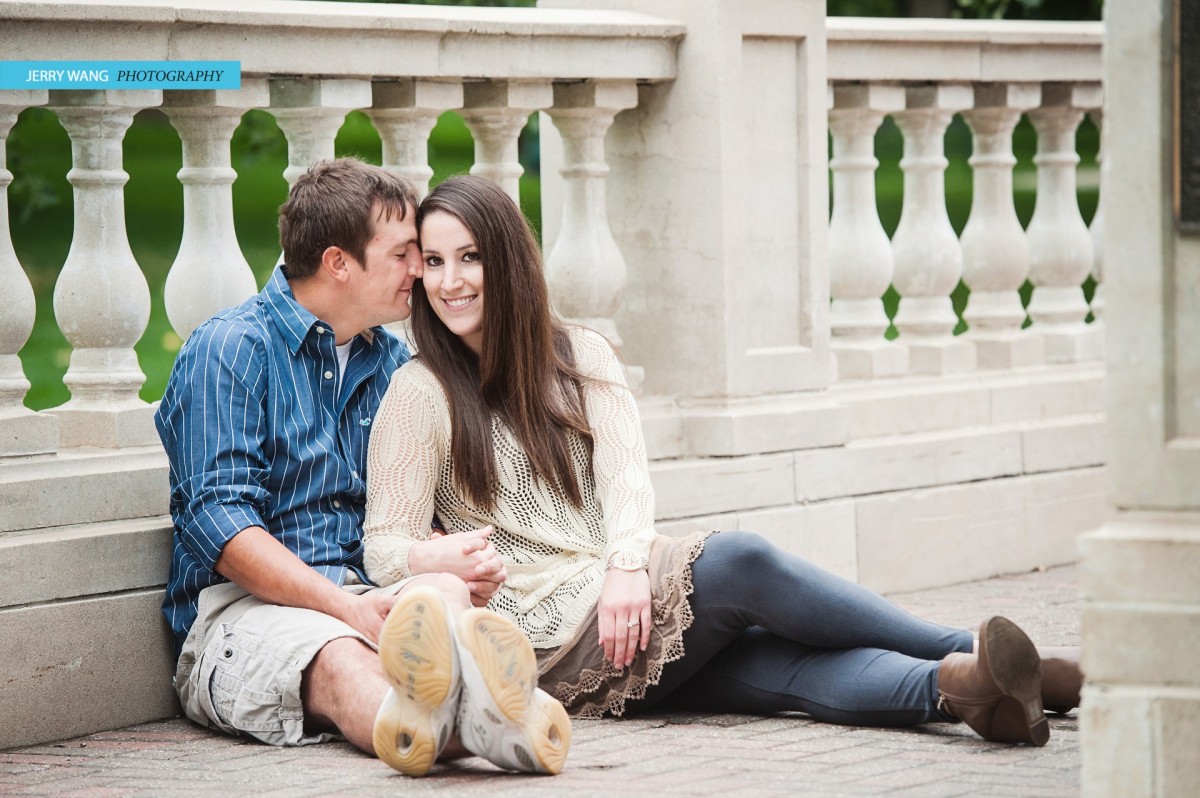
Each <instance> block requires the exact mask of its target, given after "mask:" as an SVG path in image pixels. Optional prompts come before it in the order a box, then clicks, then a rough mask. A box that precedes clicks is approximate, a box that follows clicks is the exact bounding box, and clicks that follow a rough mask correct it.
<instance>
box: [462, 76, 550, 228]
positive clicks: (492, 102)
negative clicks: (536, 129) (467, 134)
mask: <svg viewBox="0 0 1200 798" xmlns="http://www.w3.org/2000/svg"><path fill="white" fill-rule="evenodd" d="M553 102H554V92H553V90H552V89H551V87H550V82H549V81H540V80H539V81H520V80H490V81H487V82H486V83H468V84H466V85H465V86H463V112H462V117H463V121H464V122H466V123H467V129H468V130H470V131H471V135H472V136H473V137H474V138H475V164H474V165H473V166H472V167H471V174H473V175H479V176H480V177H486V178H487V179H488V180H491V181H493V182H495V183H497V184H498V185H499V186H500V187H501V188H503V189H504V190H505V191H506V192H508V195H509V196H510V197H512V198H513V200H514V201H516V203H517V204H518V205H520V204H521V175H522V174H523V173H524V171H525V169H524V167H522V166H521V162H520V160H519V159H518V157H517V156H518V151H517V145H518V139H519V137H520V135H521V131H522V130H523V129H524V128H525V125H526V123H528V122H529V115H530V114H532V113H533V112H534V111H539V110H541V109H543V108H547V107H549V106H550V105H551V104H552V103H553Z"/></svg>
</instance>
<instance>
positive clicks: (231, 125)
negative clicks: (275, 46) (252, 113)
mask: <svg viewBox="0 0 1200 798" xmlns="http://www.w3.org/2000/svg"><path fill="white" fill-rule="evenodd" d="M267 102H268V92H267V82H266V81H265V80H263V79H254V78H245V79H243V80H242V88H241V89H240V90H238V91H166V92H164V93H163V110H164V111H165V112H166V114H167V117H168V118H169V119H170V120H171V124H172V125H173V126H174V127H175V130H176V131H177V132H178V133H179V138H180V141H181V142H182V143H183V168H182V169H180V170H179V182H180V183H182V184H183V239H182V241H180V243H179V254H178V255H176V257H175V262H174V263H173V264H171V271H170V272H169V273H168V274H167V283H166V285H165V286H164V289H163V297H164V300H165V302H166V307H167V318H168V319H170V320H171V326H172V327H174V328H175V332H177V333H179V336H180V337H181V338H187V337H188V336H189V335H191V334H192V330H194V329H196V328H197V327H198V326H200V323H201V322H203V321H204V320H205V319H207V318H208V317H209V316H211V315H212V314H214V313H216V312H217V311H218V310H221V309H222V308H227V307H231V306H233V305H237V304H239V303H241V302H243V301H244V300H245V299H247V298H248V297H250V296H251V295H253V294H254V292H255V291H256V290H257V285H256V283H255V280H254V273H253V272H252V271H250V264H249V263H247V262H246V257H245V255H243V254H242V249H241V247H239V246H238V239H237V231H236V230H235V229H234V226H233V181H234V180H236V179H237V172H235V171H233V167H232V165H231V164H230V160H229V157H230V156H229V142H230V140H231V139H232V138H233V132H234V131H235V130H236V129H237V126H238V125H239V124H241V121H242V114H244V113H245V112H246V111H248V110H249V109H251V108H258V107H260V106H263V105H266V104H267Z"/></svg>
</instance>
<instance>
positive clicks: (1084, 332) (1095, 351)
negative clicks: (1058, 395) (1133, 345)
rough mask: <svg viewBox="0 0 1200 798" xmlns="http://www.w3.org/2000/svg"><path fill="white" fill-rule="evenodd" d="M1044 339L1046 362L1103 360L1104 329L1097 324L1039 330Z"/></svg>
mask: <svg viewBox="0 0 1200 798" xmlns="http://www.w3.org/2000/svg"><path fill="white" fill-rule="evenodd" d="M1039 332H1040V333H1041V335H1042V337H1043V338H1044V339H1046V361H1047V362H1048V363H1089V362H1097V361H1103V360H1104V330H1103V328H1102V327H1100V325H1097V324H1088V325H1084V324H1079V325H1077V326H1074V327H1070V328H1065V329H1054V328H1051V329H1042V330H1039Z"/></svg>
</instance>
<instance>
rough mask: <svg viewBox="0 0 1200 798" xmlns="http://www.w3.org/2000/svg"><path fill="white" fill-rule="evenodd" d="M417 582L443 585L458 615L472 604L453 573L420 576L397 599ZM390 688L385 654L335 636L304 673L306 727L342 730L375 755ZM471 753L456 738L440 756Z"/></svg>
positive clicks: (352, 741)
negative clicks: (379, 722) (377, 724)
mask: <svg viewBox="0 0 1200 798" xmlns="http://www.w3.org/2000/svg"><path fill="white" fill-rule="evenodd" d="M417 585H428V586H431V587H434V588H437V589H438V590H439V591H440V592H441V593H442V595H443V596H445V598H446V603H447V605H448V606H449V608H450V612H451V613H452V614H453V615H455V616H457V615H458V614H459V613H461V612H463V611H465V610H466V609H468V608H469V607H470V606H471V597H470V594H469V593H468V592H467V586H466V584H465V583H464V582H463V581H462V580H460V579H458V578H456V577H453V576H449V575H447V574H428V575H425V576H421V577H419V578H417V579H414V580H413V581H412V582H410V583H409V584H408V585H405V587H404V590H401V591H400V592H399V593H397V597H399V596H400V595H402V594H403V593H404V592H405V591H407V590H408V589H410V588H411V587H415V586H417ZM390 687H391V685H390V683H389V682H388V680H387V677H386V676H384V673H383V668H382V666H381V665H380V663H379V655H378V654H377V653H376V652H375V651H373V650H372V649H371V648H370V647H369V646H367V645H366V644H365V643H363V642H362V641H361V640H357V639H355V638H353V637H343V638H338V639H337V640H331V641H330V642H329V643H327V644H326V645H325V646H324V647H323V648H322V649H321V650H320V651H319V652H318V653H317V656H316V657H314V658H313V661H312V662H311V663H310V664H309V666H308V668H306V669H305V671H304V677H303V681H302V682H301V686H300V697H301V701H302V702H303V704H304V722H305V726H307V727H308V728H309V729H312V730H314V731H317V730H337V731H338V732H339V733H340V734H342V736H344V737H345V738H346V739H347V740H348V741H350V743H351V744H353V745H354V746H356V747H357V748H360V749H362V750H363V751H365V752H367V753H368V754H371V755H372V756H374V754H375V748H374V743H373V742H372V733H373V730H374V726H375V717H376V715H378V713H379V707H380V705H381V704H382V703H383V699H384V696H385V695H387V691H388V689H389V688H390ZM465 754H466V752H465V750H464V749H463V748H462V747H461V745H459V743H458V740H457V738H455V739H454V740H452V741H451V742H450V744H449V745H448V746H447V748H446V750H445V751H444V752H443V754H442V756H441V757H440V758H441V759H451V758H456V757H459V756H464V755H465Z"/></svg>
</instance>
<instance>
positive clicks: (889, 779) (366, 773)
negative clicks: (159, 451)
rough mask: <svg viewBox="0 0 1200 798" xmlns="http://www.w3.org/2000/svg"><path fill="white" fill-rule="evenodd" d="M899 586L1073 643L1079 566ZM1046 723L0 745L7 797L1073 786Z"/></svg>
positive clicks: (1062, 737)
mask: <svg viewBox="0 0 1200 798" xmlns="http://www.w3.org/2000/svg"><path fill="white" fill-rule="evenodd" d="M892 598H893V599H894V600H895V601H897V602H898V603H899V604H901V605H902V606H904V607H906V608H908V609H910V610H912V611H913V612H915V613H917V614H919V615H922V616H924V617H926V618H930V619H931V620H936V621H940V622H943V623H948V624H956V625H960V626H964V627H977V626H978V625H979V623H980V621H982V620H983V619H984V618H985V617H987V616H988V615H991V614H996V613H999V614H1003V615H1007V616H1009V617H1010V618H1012V619H1013V620H1015V621H1016V622H1017V623H1019V624H1020V625H1021V626H1022V627H1024V628H1025V629H1026V630H1027V631H1028V632H1029V633H1030V636H1032V637H1033V638H1034V640H1036V641H1038V642H1041V643H1048V644H1055V643H1057V644H1076V643H1078V634H1079V597H1078V591H1077V588H1076V573H1075V569H1074V568H1055V569H1051V570H1049V571H1045V572H1040V573H1030V574H1022V575H1017V576H1008V577H1001V578H997V579H990V580H987V581H983V582H973V583H968V584H963V585H957V586H953V587H947V588H939V589H936V590H924V591H920V592H915V593H904V594H898V595H895V596H893V597H892ZM0 722H2V721H0ZM1050 725H1051V728H1052V731H1051V737H1050V743H1049V744H1048V745H1047V746H1046V747H1044V748H1031V747H1026V746H1008V745H997V744H993V743H987V742H984V741H982V740H980V739H979V738H977V737H976V736H975V735H974V734H973V733H972V732H971V731H970V730H968V729H967V728H966V727H965V726H962V725H927V726H924V727H921V728H917V729H904V730H887V729H865V728H854V727H843V726H832V725H827V724H821V723H814V722H813V721H810V720H807V719H806V718H805V717H804V716H801V715H781V716H776V717H770V718H761V717H752V716H746V715H692V714H671V715H659V716H654V717H643V718H637V719H633V720H600V721H577V722H576V723H575V725H574V737H575V739H574V744H573V745H572V748H571V754H570V758H569V759H568V760H567V767H566V769H565V770H564V772H563V773H562V774H560V775H559V776H556V777H536V776H523V775H516V774H506V773H502V772H500V771H498V770H497V769H496V768H494V767H492V766H491V765H490V764H488V763H487V762H485V761H483V760H481V759H478V758H475V759H468V760H463V761H461V762H458V763H455V764H452V765H440V766H438V767H437V768H436V769H435V770H434V771H433V773H432V774H430V776H428V777H426V778H424V779H407V778H405V777H403V776H401V775H399V774H397V773H395V772H393V771H391V770H390V769H389V768H387V767H386V766H385V765H383V764H381V763H380V762H378V761H376V760H374V759H372V758H370V757H367V756H365V755H363V754H360V753H359V752H357V751H356V750H355V749H353V748H351V747H350V746H349V745H347V744H344V743H331V744H326V745H317V746H310V747H307V748H303V749H295V748H293V749H276V748H270V747H268V746H265V745H260V744H257V743H253V742H245V741H242V740H237V739H230V738H227V737H223V736H220V735H216V734H212V733H210V732H207V731H205V730H203V729H201V728H199V727H197V726H195V725H193V724H191V723H189V722H188V721H186V720H183V719H175V720H168V721H162V722H158V723H147V724H143V725H140V726H133V727H130V728H127V729H120V730H117V731H111V732H103V733H101V734H93V735H91V736H89V737H82V738H79V739H75V740H67V741H64V742H59V743H52V744H47V745H39V746H32V747H29V748H20V749H14V750H11V751H5V752H0V795H12V796H56V797H58V798H65V796H80V797H81V798H82V796H97V797H98V796H164V795H169V796H183V797H186V796H213V797H214V798H215V797H216V796H222V797H223V796H232V795H254V796H356V797H362V796H393V795H400V794H403V795H422V794H428V793H440V794H443V795H494V796H522V798H536V797H537V796H543V795H544V796H550V795H564V794H570V795H572V796H576V797H578V798H584V797H585V796H605V798H612V796H617V795H620V796H627V795H654V796H659V795H724V794H738V795H798V794H803V795H807V796H858V795H888V796H890V798H904V797H905V796H919V798H949V797H950V796H1054V798H1062V796H1070V795H1077V794H1078V792H1079V787H1078V783H1079V727H1078V722H1077V719H1076V717H1075V713H1072V714H1071V715H1068V716H1066V717H1052V718H1051V723H1050Z"/></svg>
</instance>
